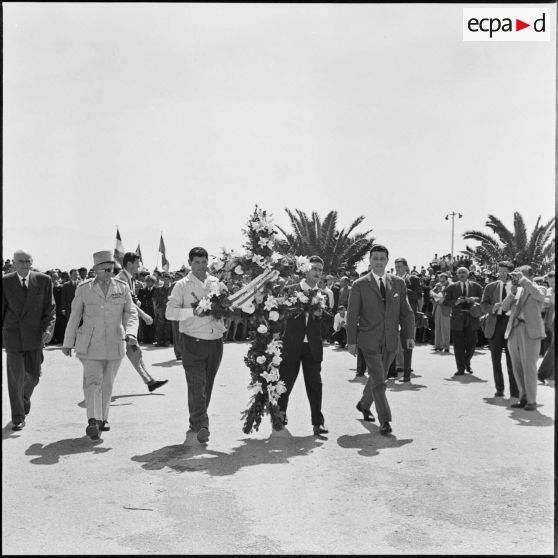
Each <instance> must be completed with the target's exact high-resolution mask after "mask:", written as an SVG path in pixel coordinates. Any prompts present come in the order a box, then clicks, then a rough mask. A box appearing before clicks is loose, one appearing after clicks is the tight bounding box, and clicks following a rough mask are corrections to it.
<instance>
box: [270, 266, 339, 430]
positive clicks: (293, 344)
mask: <svg viewBox="0 0 558 558" xmlns="http://www.w3.org/2000/svg"><path fill="white" fill-rule="evenodd" d="M309 262H310V265H311V266H312V267H311V268H310V269H309V270H308V271H307V272H306V276H305V278H304V279H303V280H302V281H301V282H300V283H299V284H297V285H295V286H294V288H292V289H293V290H299V291H302V292H306V293H307V292H309V291H312V290H314V289H317V290H318V282H319V280H320V277H321V275H322V271H323V269H324V262H323V260H322V258H320V257H319V256H311V257H310V258H309ZM320 294H321V293H320ZM321 296H324V297H325V295H321ZM321 319H322V315H319V316H316V315H313V316H310V315H309V314H308V313H307V312H305V313H304V314H301V315H300V316H298V317H296V318H295V317H291V318H288V319H287V320H286V324H285V331H284V333H283V338H282V340H283V355H282V356H283V360H282V361H281V365H280V366H279V376H280V377H281V379H282V380H283V381H284V382H285V387H286V388H287V391H286V392H285V393H283V394H282V395H281V397H280V398H279V408H280V409H281V411H282V412H283V413H284V417H285V418H284V422H285V424H287V419H286V413H287V405H288V404H289V396H290V394H291V391H292V390H293V387H294V384H295V381H296V378H297V376H298V372H299V370H300V365H301V364H302V374H303V375H304V384H305V385H306V395H307V396H308V401H309V403H310V413H311V420H312V427H313V430H314V435H316V436H319V435H320V434H327V433H328V430H327V429H326V428H325V424H324V416H323V414H322V377H321V370H322V360H323V343H322V336H321V334H322V329H321Z"/></svg>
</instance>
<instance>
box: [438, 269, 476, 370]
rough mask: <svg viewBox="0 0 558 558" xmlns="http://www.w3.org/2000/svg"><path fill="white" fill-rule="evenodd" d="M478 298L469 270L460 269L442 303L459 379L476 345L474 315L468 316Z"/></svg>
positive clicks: (469, 364) (469, 368) (469, 366)
mask: <svg viewBox="0 0 558 558" xmlns="http://www.w3.org/2000/svg"><path fill="white" fill-rule="evenodd" d="M481 298H482V287H481V286H480V285H479V284H478V283H475V282H474V281H470V280H469V270H468V269H467V268H466V267H460V268H458V270H457V282H456V283H452V284H451V285H450V286H449V287H448V288H447V289H446V296H445V297H444V301H443V302H442V304H443V305H444V306H449V307H450V308H451V318H450V329H451V332H452V336H453V352H454V354H455V362H456V364H457V372H456V373H455V374H454V375H455V376H462V375H463V374H465V370H467V372H469V374H472V373H473V370H472V369H471V359H472V358H473V354H474V352H475V346H476V344H477V331H478V330H479V328H480V320H479V317H478V316H475V315H473V314H471V308H472V307H473V306H474V305H477V306H479V303H480V300H481Z"/></svg>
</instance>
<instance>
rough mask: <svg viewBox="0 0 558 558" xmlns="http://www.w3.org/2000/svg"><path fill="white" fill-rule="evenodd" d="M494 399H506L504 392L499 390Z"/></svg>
mask: <svg viewBox="0 0 558 558" xmlns="http://www.w3.org/2000/svg"><path fill="white" fill-rule="evenodd" d="M494 397H504V392H503V391H500V390H498V391H497V392H496V393H495V394H494Z"/></svg>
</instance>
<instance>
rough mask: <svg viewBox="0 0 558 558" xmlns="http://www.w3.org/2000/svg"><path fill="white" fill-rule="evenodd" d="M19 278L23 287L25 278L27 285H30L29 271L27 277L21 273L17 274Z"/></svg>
mask: <svg viewBox="0 0 558 558" xmlns="http://www.w3.org/2000/svg"><path fill="white" fill-rule="evenodd" d="M17 278H18V279H19V284H20V285H21V286H22V287H23V280H24V279H25V286H26V287H29V273H28V274H27V277H22V276H21V275H20V274H19V273H18V274H17Z"/></svg>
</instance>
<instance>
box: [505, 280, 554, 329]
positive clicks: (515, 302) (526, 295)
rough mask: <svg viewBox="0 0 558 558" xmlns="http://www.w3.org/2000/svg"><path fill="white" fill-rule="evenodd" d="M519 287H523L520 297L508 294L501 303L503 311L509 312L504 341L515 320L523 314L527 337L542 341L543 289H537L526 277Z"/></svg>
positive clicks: (515, 323) (514, 324) (515, 322)
mask: <svg viewBox="0 0 558 558" xmlns="http://www.w3.org/2000/svg"><path fill="white" fill-rule="evenodd" d="M519 285H520V286H521V287H523V288H522V290H521V293H520V295H519V296H517V293H516V294H515V295H514V294H512V293H511V292H510V293H509V294H508V296H507V297H506V298H505V299H504V302H503V303H502V309H503V310H504V311H507V310H511V314H510V319H509V321H508V327H507V329H506V334H505V337H506V339H507V338H508V337H509V335H510V333H511V330H512V328H514V327H515V326H516V325H517V323H518V322H517V319H518V318H519V316H520V315H521V314H522V313H523V316H524V317H525V318H524V319H525V326H526V327H527V335H528V336H529V337H530V338H531V339H544V338H545V337H546V334H545V331H544V321H543V318H542V307H543V304H544V295H545V288H544V287H539V286H538V285H536V284H535V283H533V282H532V281H531V280H530V279H528V278H527V277H522V278H521V279H520V281H519Z"/></svg>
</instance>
